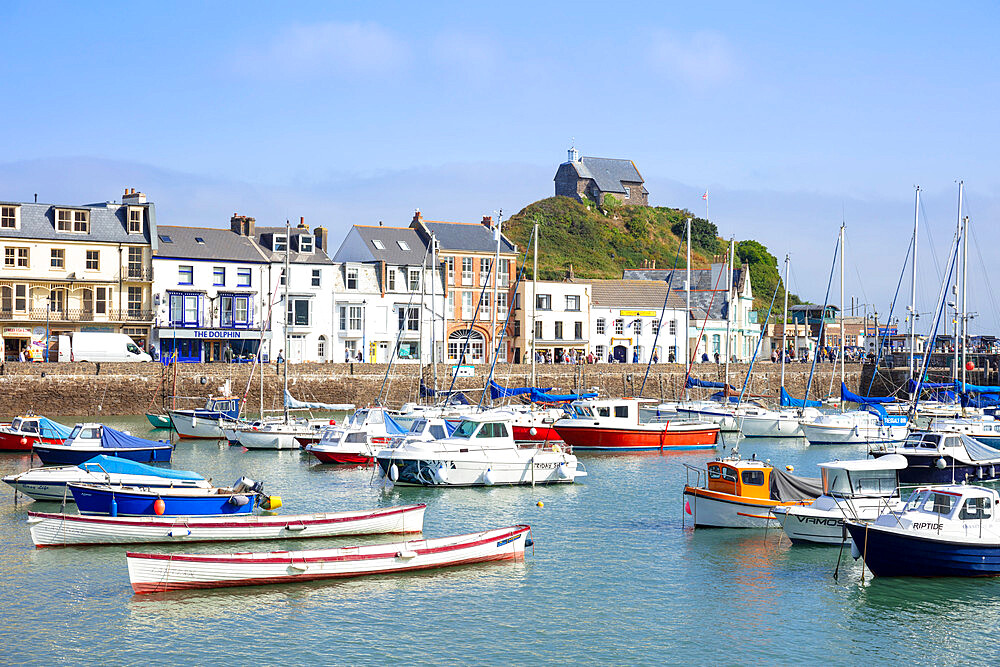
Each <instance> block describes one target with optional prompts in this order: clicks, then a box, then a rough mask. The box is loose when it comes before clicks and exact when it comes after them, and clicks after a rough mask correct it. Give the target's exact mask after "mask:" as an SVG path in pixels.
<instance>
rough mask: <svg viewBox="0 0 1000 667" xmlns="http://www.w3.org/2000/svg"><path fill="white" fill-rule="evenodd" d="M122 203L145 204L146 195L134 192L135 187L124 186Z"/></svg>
mask: <svg viewBox="0 0 1000 667" xmlns="http://www.w3.org/2000/svg"><path fill="white" fill-rule="evenodd" d="M122 203H123V204H145V203H146V195H144V194H143V193H141V192H136V189H135V188H125V195H124V196H123V197H122Z"/></svg>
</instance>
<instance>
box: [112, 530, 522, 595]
mask: <svg viewBox="0 0 1000 667" xmlns="http://www.w3.org/2000/svg"><path fill="white" fill-rule="evenodd" d="M530 530H531V528H530V527H529V526H510V527H508V528H499V529H496V530H488V531H484V532H481V533H471V534H468V535H456V536H453V537H441V538H438V539H433V540H410V541H407V542H398V543H394V544H373V545H370V546H352V547H342V548H340V549H316V550H311V551H272V552H269V553H234V554H147V553H132V552H128V553H126V554H125V556H126V561H127V562H128V576H129V581H130V582H131V583H132V590H134V591H135V592H136V593H160V592H163V591H174V590H184V589H191V588H219V587H224V586H255V585H261V584H282V583H290V582H299V581H314V580H317V579H338V578H346V577H358V576H364V575H369V574H392V573H397V572H408V571H412V570H427V569H431V568H439V567H449V566H453V565H465V564H469V563H483V562H487V561H495V560H518V559H522V558H524V549H525V547H526V546H528V545H529V544H530V542H529V540H528V537H527V536H528V533H529V531H530Z"/></svg>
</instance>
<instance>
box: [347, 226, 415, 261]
mask: <svg viewBox="0 0 1000 667" xmlns="http://www.w3.org/2000/svg"><path fill="white" fill-rule="evenodd" d="M354 233H356V234H357V235H358V236H359V237H360V238H361V240H362V241H363V242H364V244H365V249H366V250H367V251H368V252H370V253H371V256H372V261H376V262H378V261H381V262H385V263H386V264H394V265H399V266H420V264H421V263H422V262H423V260H424V253H425V252H426V251H427V246H426V245H424V242H423V240H422V239H421V238H420V235H419V234H418V233H417V230H415V229H412V228H410V227H384V226H383V227H379V226H377V225H354ZM374 241H380V242H381V243H382V246H383V248H384V249H382V250H380V249H379V248H377V247H375V243H374ZM400 241H402V242H403V243H404V244H406V246H407V247H408V248H409V250H403V248H401V247H400V245H399V242H400Z"/></svg>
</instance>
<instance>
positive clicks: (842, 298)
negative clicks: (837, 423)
mask: <svg viewBox="0 0 1000 667" xmlns="http://www.w3.org/2000/svg"><path fill="white" fill-rule="evenodd" d="M846 226H847V225H846V223H840V384H844V338H845V337H844V256H845V255H846V254H847V253H846V252H844V251H845V250H846V248H845V247H844V228H845V227H846ZM840 409H841V411H843V410H844V402H843V401H841V402H840Z"/></svg>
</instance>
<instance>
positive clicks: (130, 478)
mask: <svg viewBox="0 0 1000 667" xmlns="http://www.w3.org/2000/svg"><path fill="white" fill-rule="evenodd" d="M3 481H4V482H6V483H7V484H9V485H10V486H11V487H13V488H14V490H15V491H18V492H19V493H23V494H24V495H26V496H29V497H30V498H33V499H35V500H51V501H63V500H65V501H66V502H74V501H73V494H71V493H69V491H68V489H67V487H66V484H68V483H76V484H107V485H110V486H119V487H120V486H143V487H147V488H151V489H172V488H184V487H192V488H205V489H207V488H210V487H211V486H212V484H211V482H209V481H208V480H206V479H205V478H204V477H202V476H201V475H199V474H197V473H194V472H189V471H187V470H171V469H169V468H157V467H154V466H150V465H146V464H144V463H139V462H137V461H130V460H128V459H123V458H120V457H117V456H104V455H100V456H95V457H93V458H91V459H89V460H88V461H86V462H84V463H81V464H80V465H75V466H55V467H43V468H32V469H31V470H27V471H25V472H22V473H18V474H16V475H7V476H6V477H4V478H3Z"/></svg>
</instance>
